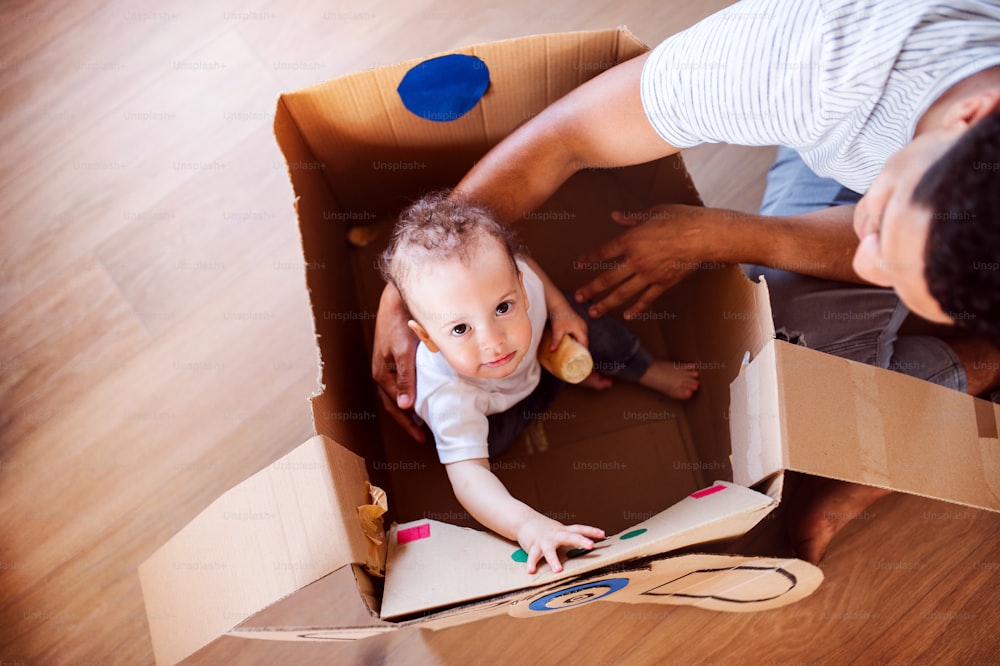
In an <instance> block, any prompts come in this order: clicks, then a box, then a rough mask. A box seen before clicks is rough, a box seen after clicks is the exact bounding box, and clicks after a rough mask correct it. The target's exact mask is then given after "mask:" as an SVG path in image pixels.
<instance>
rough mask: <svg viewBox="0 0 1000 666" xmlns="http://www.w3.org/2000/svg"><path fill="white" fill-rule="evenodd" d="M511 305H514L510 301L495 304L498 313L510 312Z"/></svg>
mask: <svg viewBox="0 0 1000 666" xmlns="http://www.w3.org/2000/svg"><path fill="white" fill-rule="evenodd" d="M512 307H514V305H513V304H512V303H511V302H510V301H504V302H503V303H501V304H500V305H498V306H497V314H498V315H502V314H507V313H508V312H510V309H511V308H512Z"/></svg>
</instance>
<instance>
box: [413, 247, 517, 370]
mask: <svg viewBox="0 0 1000 666" xmlns="http://www.w3.org/2000/svg"><path fill="white" fill-rule="evenodd" d="M406 291H407V299H408V304H409V306H410V310H411V311H412V314H413V315H414V317H416V322H411V324H410V327H411V328H413V330H414V331H415V332H416V333H417V335H419V336H420V339H421V340H423V341H424V343H425V344H426V345H427V346H428V348H429V349H430V350H431V351H432V352H438V351H440V353H442V354H444V357H445V359H446V360H447V361H448V363H449V364H450V365H451V367H452V368H454V369H455V371H456V372H458V373H459V374H460V375H463V376H466V377H483V378H491V379H500V378H503V377H506V376H508V375H510V374H511V373H512V372H514V370H516V369H517V367H518V365H520V363H521V359H523V358H524V356H525V354H527V353H528V351H529V348H530V346H531V322H530V320H529V319H528V297H527V294H525V291H524V284H523V283H522V281H521V274H520V272H519V271H517V270H516V269H515V267H514V266H513V265H512V264H511V261H510V258H509V257H508V256H507V254H506V252H504V251H503V249H502V248H501V247H500V246H499V244H494V243H493V242H484V243H483V244H482V245H481V247H480V248H479V249H477V250H476V251H475V252H474V253H473V256H472V257H471V260H470V261H469V265H465V264H464V263H462V261H460V260H459V259H448V260H444V261H437V262H433V263H430V264H428V265H424V266H420V267H418V268H417V269H416V270H414V272H413V275H412V279H411V280H410V284H409V286H408V288H407V290H406Z"/></svg>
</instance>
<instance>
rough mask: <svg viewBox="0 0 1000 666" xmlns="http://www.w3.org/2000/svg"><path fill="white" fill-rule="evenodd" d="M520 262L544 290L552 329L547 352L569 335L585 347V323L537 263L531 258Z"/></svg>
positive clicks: (554, 348) (553, 349)
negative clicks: (538, 280) (532, 273)
mask: <svg viewBox="0 0 1000 666" xmlns="http://www.w3.org/2000/svg"><path fill="white" fill-rule="evenodd" d="M522 261H524V262H525V263H527V264H528V265H529V266H531V270H533V271H535V273H537V274H538V277H539V279H541V281H542V287H543V288H544V290H545V307H546V308H547V310H548V313H549V321H550V322H551V327H552V343H551V345H550V349H549V351H555V350H556V347H558V346H559V341H560V340H562V338H563V336H564V335H571V336H573V338H574V339H576V341H577V342H579V343H580V344H582V345H583V346H584V347H586V346H587V322H585V321H584V320H583V318H582V317H580V315H578V314H577V313H576V311H575V310H573V306H572V305H570V304H569V301H567V300H566V297H565V296H563V293H562V292H561V291H559V288H558V287H557V286H556V285H555V283H554V282H552V280H551V279H550V278H549V276H548V275H546V273H545V271H543V270H542V267H541V266H539V265H538V262H537V261H535V260H534V259H532V258H531V257H525V258H524V259H523V260H522Z"/></svg>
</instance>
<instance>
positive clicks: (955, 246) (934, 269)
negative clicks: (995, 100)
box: [912, 109, 1000, 346]
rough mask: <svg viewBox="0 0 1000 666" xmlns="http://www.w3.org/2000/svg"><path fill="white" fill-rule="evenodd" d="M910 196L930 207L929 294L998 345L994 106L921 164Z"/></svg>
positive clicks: (999, 200) (997, 113)
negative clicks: (934, 158)
mask: <svg viewBox="0 0 1000 666" xmlns="http://www.w3.org/2000/svg"><path fill="white" fill-rule="evenodd" d="M912 200H913V203H915V204H917V205H920V206H923V207H925V208H927V209H929V210H930V211H931V222H930V228H929V230H928V232H927V245H926V247H925V249H924V261H925V265H924V277H925V278H926V279H927V287H928V289H929V291H930V293H931V295H932V296H933V297H934V298H935V299H937V302H938V304H939V305H940V306H941V309H942V310H944V311H945V312H946V313H948V314H949V315H950V316H951V317H952V319H954V320H955V323H956V325H957V326H958V327H959V328H962V329H964V330H965V331H967V332H969V333H972V334H974V335H979V336H982V337H985V338H987V339H988V340H990V341H991V342H992V343H993V344H995V345H997V346H1000V109H997V110H994V111H993V112H992V113H990V115H988V116H986V117H985V118H982V119H981V120H979V121H978V122H977V123H975V124H974V125H972V126H971V127H970V128H969V129H968V130H967V131H966V132H965V133H964V134H963V135H962V136H961V137H960V138H959V139H958V141H956V142H955V144H954V145H953V146H952V147H951V148H949V149H948V151H947V152H946V153H945V154H944V155H942V156H941V157H940V158H939V159H938V160H937V161H936V162H935V163H934V164H932V165H931V166H930V168H929V169H927V172H926V173H924V175H923V177H922V178H921V179H920V182H919V183H917V186H916V188H914V190H913V197H912Z"/></svg>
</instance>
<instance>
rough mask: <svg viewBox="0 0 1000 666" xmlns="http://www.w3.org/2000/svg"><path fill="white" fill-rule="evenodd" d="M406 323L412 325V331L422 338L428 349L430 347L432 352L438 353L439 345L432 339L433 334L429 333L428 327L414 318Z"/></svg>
mask: <svg viewBox="0 0 1000 666" xmlns="http://www.w3.org/2000/svg"><path fill="white" fill-rule="evenodd" d="M406 325H407V326H409V327H410V330H411V331H413V332H414V333H416V334H417V337H418V338H420V341H421V342H423V343H424V344H425V345H427V349H429V350H430V351H431V352H433V353H435V354H436V353H438V346H437V345H436V344H434V341H433V340H431V336H429V335H427V329H425V328H424V327H423V326H421V325H420V324H418V323H417V322H416V321H415V320H413V319H411V320H410V321H408V322H406Z"/></svg>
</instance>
